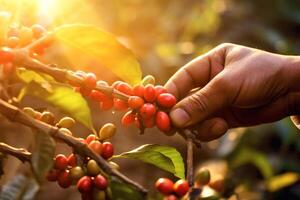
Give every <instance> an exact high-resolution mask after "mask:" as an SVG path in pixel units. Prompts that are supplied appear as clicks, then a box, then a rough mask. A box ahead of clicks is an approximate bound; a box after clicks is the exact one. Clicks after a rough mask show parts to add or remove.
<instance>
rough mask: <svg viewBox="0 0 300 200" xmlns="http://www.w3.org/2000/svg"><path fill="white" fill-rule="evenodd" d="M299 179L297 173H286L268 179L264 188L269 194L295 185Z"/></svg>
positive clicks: (299, 176)
mask: <svg viewBox="0 0 300 200" xmlns="http://www.w3.org/2000/svg"><path fill="white" fill-rule="evenodd" d="M299 179H300V175H299V174H298V173H293V172H288V173H285V174H280V175H277V176H274V177H272V178H270V179H268V180H267V181H266V186H267V189H268V190H269V191H270V192H276V191H278V190H280V189H282V188H284V187H287V186H290V185H292V184H294V183H296V182H297V181H299Z"/></svg>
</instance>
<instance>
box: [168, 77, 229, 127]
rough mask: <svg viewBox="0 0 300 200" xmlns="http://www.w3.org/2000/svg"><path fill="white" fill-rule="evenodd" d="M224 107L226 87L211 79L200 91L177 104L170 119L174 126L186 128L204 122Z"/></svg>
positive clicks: (226, 95) (226, 102) (226, 103)
mask: <svg viewBox="0 0 300 200" xmlns="http://www.w3.org/2000/svg"><path fill="white" fill-rule="evenodd" d="M225 105H228V92H226V86H224V84H223V85H222V84H220V81H214V79H213V80H212V81H211V82H209V83H208V84H207V85H206V86H205V87H204V88H202V89H201V90H199V91H197V92H195V93H194V94H192V95H190V96H187V97H185V98H184V99H182V100H181V101H180V102H178V103H177V104H176V105H175V107H174V108H173V109H172V110H171V112H170V117H171V120H172V122H173V124H174V125H175V126H177V127H186V126H190V125H193V124H195V123H197V122H200V121H203V120H205V119H206V118H207V117H209V116H210V115H211V114H213V113H215V112H216V111H218V110H219V109H221V108H222V107H224V106H225Z"/></svg>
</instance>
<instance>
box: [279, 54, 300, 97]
mask: <svg viewBox="0 0 300 200" xmlns="http://www.w3.org/2000/svg"><path fill="white" fill-rule="evenodd" d="M285 57H286V62H285V66H283V67H284V68H285V70H284V71H285V73H284V79H285V80H287V82H288V87H289V90H290V91H295V92H296V91H300V56H285Z"/></svg>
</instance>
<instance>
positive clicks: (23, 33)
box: [19, 26, 33, 46]
mask: <svg viewBox="0 0 300 200" xmlns="http://www.w3.org/2000/svg"><path fill="white" fill-rule="evenodd" d="M19 39H20V42H19V44H20V46H26V45H27V44H29V43H31V42H32V39H33V32H32V30H31V29H30V28H28V27H26V26H23V27H22V28H20V31H19Z"/></svg>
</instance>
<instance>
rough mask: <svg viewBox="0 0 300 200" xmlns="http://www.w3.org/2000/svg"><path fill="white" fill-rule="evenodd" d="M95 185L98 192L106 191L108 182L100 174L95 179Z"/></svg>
mask: <svg viewBox="0 0 300 200" xmlns="http://www.w3.org/2000/svg"><path fill="white" fill-rule="evenodd" d="M94 185H95V187H96V188H97V189H98V190H106V188H107V186H108V181H107V179H106V178H105V177H104V176H102V175H100V174H99V175H97V176H95V178H94Z"/></svg>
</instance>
